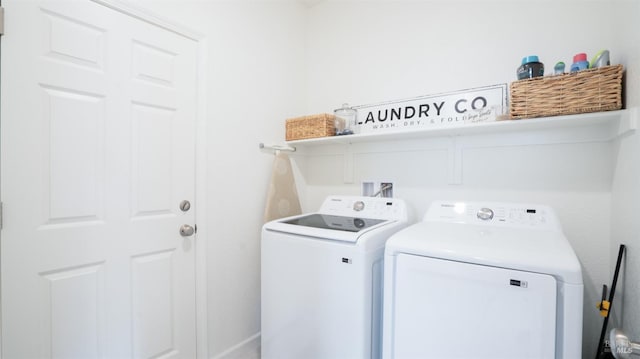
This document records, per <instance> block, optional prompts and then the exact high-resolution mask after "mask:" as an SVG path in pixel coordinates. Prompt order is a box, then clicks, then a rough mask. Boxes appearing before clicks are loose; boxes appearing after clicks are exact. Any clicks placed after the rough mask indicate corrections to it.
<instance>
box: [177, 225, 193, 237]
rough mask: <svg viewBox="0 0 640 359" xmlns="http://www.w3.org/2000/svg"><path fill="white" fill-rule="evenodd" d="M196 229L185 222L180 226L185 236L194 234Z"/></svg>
mask: <svg viewBox="0 0 640 359" xmlns="http://www.w3.org/2000/svg"><path fill="white" fill-rule="evenodd" d="M195 232H196V231H195V229H193V227H191V226H190V225H188V224H183V225H181V226H180V235H181V236H183V237H189V236H192V235H193V234H194V233H195Z"/></svg>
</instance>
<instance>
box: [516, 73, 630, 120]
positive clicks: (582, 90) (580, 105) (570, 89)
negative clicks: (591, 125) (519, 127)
mask: <svg viewBox="0 0 640 359" xmlns="http://www.w3.org/2000/svg"><path fill="white" fill-rule="evenodd" d="M622 70H623V68H622V65H615V66H605V67H598V68H595V69H589V70H582V71H578V72H572V73H569V74H564V75H558V76H545V77H534V78H532V79H526V80H520V81H515V82H512V83H511V91H510V93H511V103H510V111H509V115H510V118H512V119H519V118H534V117H546V116H559V115H572V114H578V113H587V112H599V111H611V110H619V109H621V108H622Z"/></svg>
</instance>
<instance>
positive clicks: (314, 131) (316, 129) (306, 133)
mask: <svg viewBox="0 0 640 359" xmlns="http://www.w3.org/2000/svg"><path fill="white" fill-rule="evenodd" d="M335 118H336V117H335V116H334V115H330V114H328V113H322V114H318V115H311V116H303V117H296V118H290V119H288V120H287V121H286V125H285V126H286V130H287V131H286V140H287V141H294V140H304V139H307V138H316V137H326V136H333V135H335V134H336V127H335Z"/></svg>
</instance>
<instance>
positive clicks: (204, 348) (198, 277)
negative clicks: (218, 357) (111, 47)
mask: <svg viewBox="0 0 640 359" xmlns="http://www.w3.org/2000/svg"><path fill="white" fill-rule="evenodd" d="M1 1H2V0H0V4H1ZM88 1H91V2H94V3H97V4H99V5H103V6H105V7H108V8H110V9H112V10H115V11H118V12H120V13H122V14H124V15H127V16H131V17H134V18H137V19H139V20H142V21H145V22H147V23H149V24H151V25H154V26H158V27H160V28H162V29H165V30H167V31H170V32H173V33H175V34H177V35H180V36H182V37H185V38H188V39H190V40H193V41H195V42H196V44H197V55H196V56H197V65H196V66H197V67H196V73H197V74H198V76H197V79H196V86H197V89H196V91H197V96H196V109H195V112H196V129H195V130H196V138H195V141H196V142H195V204H196V206H195V210H196V212H195V221H196V222H195V223H196V224H199V226H198V227H197V234H196V235H195V236H194V237H195V245H194V248H195V283H196V293H195V298H196V355H197V358H208V356H209V355H208V354H209V353H208V335H207V263H206V260H207V255H206V254H207V250H206V249H207V248H206V244H207V226H206V219H207V217H206V213H205V212H206V202H205V201H206V170H207V161H206V159H207V151H206V149H207V143H206V140H207V136H206V96H205V90H206V54H207V51H206V50H207V48H206V38H205V35H204V34H202V33H199V32H197V31H194V30H192V29H189V28H187V27H185V26H183V25H181V24H177V23H175V22H173V21H171V20H168V19H165V18H162V17H160V16H158V15H156V14H154V13H153V11H152V10H150V9H146V8H143V7H140V6H137V5H134V4H131V3H129V2H126V1H122V0H88ZM0 76H1V75H0ZM1 120H2V119H0V121H1ZM1 196H2V194H1V193H0V198H1ZM0 240H1V235H0ZM1 297H2V292H1V291H0V298H1ZM1 320H2V313H0V322H1ZM1 350H2V333H1V332H0V358H1V357H2V351H1Z"/></svg>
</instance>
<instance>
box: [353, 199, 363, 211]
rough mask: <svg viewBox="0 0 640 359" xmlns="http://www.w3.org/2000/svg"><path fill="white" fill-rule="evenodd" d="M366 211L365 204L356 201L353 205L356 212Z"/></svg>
mask: <svg viewBox="0 0 640 359" xmlns="http://www.w3.org/2000/svg"><path fill="white" fill-rule="evenodd" d="M363 209H364V202H362V201H356V202H354V203H353V210H354V211H356V212H360V211H362V210H363Z"/></svg>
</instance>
